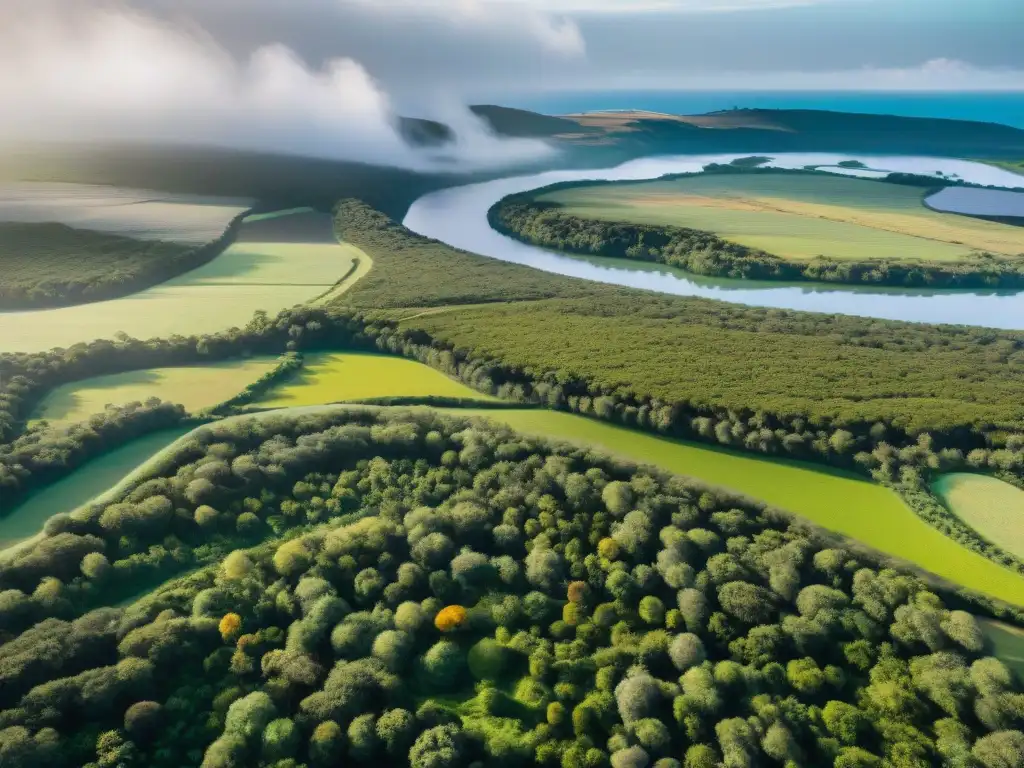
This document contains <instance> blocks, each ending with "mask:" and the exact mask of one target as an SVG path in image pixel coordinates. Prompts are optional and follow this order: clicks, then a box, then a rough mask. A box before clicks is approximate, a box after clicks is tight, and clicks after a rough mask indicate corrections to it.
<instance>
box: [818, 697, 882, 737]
mask: <svg viewBox="0 0 1024 768" xmlns="http://www.w3.org/2000/svg"><path fill="white" fill-rule="evenodd" d="M821 717H822V721H823V722H824V723H825V727H826V728H828V732H829V733H831V734H832V735H833V736H835V737H836V738H837V739H839V741H841V742H842V743H843V744H849V745H850V746H856V744H857V742H858V740H859V739H860V736H861V734H862V733H864V732H865V731H866V730H867V729H868V728H869V727H870V722H871V721H870V720H869V719H868V716H867V715H866V714H864V713H863V712H861V711H860V710H859V709H857V707H854V706H853V705H851V704H847V703H846V702H844V701H830V702H828V704H826V705H825V708H824V709H823V710H822V713H821Z"/></svg>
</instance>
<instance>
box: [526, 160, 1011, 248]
mask: <svg viewBox="0 0 1024 768" xmlns="http://www.w3.org/2000/svg"><path fill="white" fill-rule="evenodd" d="M923 195H924V190H922V189H918V188H914V187H906V186H900V185H896V184H884V183H880V182H875V181H868V180H864V179H853V178H840V177H829V176H789V175H785V174H777V175H776V174H768V175H763V176H761V175H742V176H716V175H709V176H696V177H691V178H686V179H677V180H674V181H653V182H646V183H640V184H633V183H629V184H617V185H607V186H598V187H589V188H588V187H583V188H578V189H566V190H557V191H555V192H550V193H547V194H544V195H541V196H539V198H538V199H540V200H545V201H552V202H559V203H562V204H563V205H564V206H565V212H566V213H570V214H574V215H577V216H581V217H584V218H595V219H602V220H606V221H626V222H632V223H638V224H655V225H671V226H679V227H686V228H690V229H699V230H703V231H708V232H714V233H716V234H718V235H719V236H720V237H722V238H724V239H726V240H730V241H732V242H736V243H739V244H741V245H746V246H748V247H750V248H758V249H761V250H764V251H767V252H768V253H771V254H774V255H776V256H779V257H781V258H790V259H797V260H807V259H813V258H816V257H819V256H825V257H828V258H833V259H850V260H858V261H873V260H880V259H890V260H892V259H898V260H916V261H956V260H959V259H963V258H965V257H968V256H970V255H971V254H972V253H974V252H977V251H986V252H991V253H997V254H1003V255H1017V254H1021V253H1024V228H1021V227H1012V226H1009V225H1005V224H998V223H995V222H989V221H983V220H981V219H972V218H968V217H964V216H956V215H951V214H945V213H940V212H938V211H933V210H930V209H928V208H927V207H926V206H925V205H924V203H923Z"/></svg>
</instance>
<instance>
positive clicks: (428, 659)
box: [423, 640, 466, 689]
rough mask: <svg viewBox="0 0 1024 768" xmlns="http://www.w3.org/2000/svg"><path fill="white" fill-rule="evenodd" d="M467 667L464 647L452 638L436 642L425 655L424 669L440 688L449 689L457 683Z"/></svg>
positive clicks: (432, 681) (433, 682)
mask: <svg viewBox="0 0 1024 768" xmlns="http://www.w3.org/2000/svg"><path fill="white" fill-rule="evenodd" d="M465 669H466V657H465V655H464V654H463V652H462V649H460V648H459V646H458V645H456V644H455V643H453V642H452V641H451V640H441V641H439V642H437V643H434V645H432V646H431V647H430V650H428V651H427V652H426V653H425V654H424V655H423V671H424V672H425V673H426V675H427V678H428V679H429V680H430V682H431V683H432V684H433V685H435V686H437V687H438V688H445V689H447V688H451V687H453V686H455V685H457V684H458V683H459V677H460V675H462V674H463V673H464V671H465Z"/></svg>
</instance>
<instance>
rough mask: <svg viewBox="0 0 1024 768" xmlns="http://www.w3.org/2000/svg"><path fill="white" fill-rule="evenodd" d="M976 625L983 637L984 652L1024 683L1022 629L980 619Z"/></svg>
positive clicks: (1023, 633) (1023, 636) (1023, 639)
mask: <svg viewBox="0 0 1024 768" xmlns="http://www.w3.org/2000/svg"><path fill="white" fill-rule="evenodd" d="M978 624H979V625H980V626H981V632H982V634H983V635H984V636H985V646H986V648H985V650H986V651H988V653H990V654H991V655H993V656H995V657H996V658H997V659H999V660H1000V661H1002V662H1003V663H1004V664H1005V665H1006V666H1007V667H1009V668H1010V670H1011V671H1012V672H1013V673H1014V675H1016V676H1017V679H1018V680H1019V681H1021V682H1024V629H1021V628H1020V627H1015V626H1013V625H1011V624H1006V623H1004V622H1001V621H994V620H993V619H986V618H982V617H978Z"/></svg>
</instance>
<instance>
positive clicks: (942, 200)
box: [925, 187, 1024, 219]
mask: <svg viewBox="0 0 1024 768" xmlns="http://www.w3.org/2000/svg"><path fill="white" fill-rule="evenodd" d="M925 202H926V203H927V204H928V207H929V208H934V209H935V210H936V211H944V212H946V213H961V214H966V215H968V216H1007V217H1011V218H1022V219H1024V192H1009V191H1007V190H1003V189H978V188H977V187H946V188H945V189H940V190H939V191H938V192H936V193H935V194H934V195H931V196H930V197H928V198H927V199H926V200H925Z"/></svg>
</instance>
